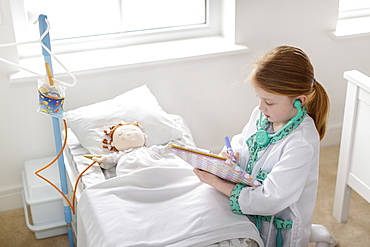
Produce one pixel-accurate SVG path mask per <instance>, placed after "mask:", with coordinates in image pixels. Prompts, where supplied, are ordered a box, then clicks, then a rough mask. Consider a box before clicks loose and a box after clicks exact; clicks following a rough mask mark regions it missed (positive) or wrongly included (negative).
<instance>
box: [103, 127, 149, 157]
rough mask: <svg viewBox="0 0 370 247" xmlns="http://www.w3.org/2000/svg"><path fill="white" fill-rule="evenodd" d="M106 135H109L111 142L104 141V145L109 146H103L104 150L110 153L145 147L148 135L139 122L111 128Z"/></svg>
mask: <svg viewBox="0 0 370 247" xmlns="http://www.w3.org/2000/svg"><path fill="white" fill-rule="evenodd" d="M104 133H105V134H106V135H108V137H109V139H110V140H108V139H104V140H103V143H104V144H107V145H103V148H107V149H109V150H110V151H124V150H127V149H130V148H138V147H143V146H145V139H146V134H145V133H144V132H143V131H142V130H141V128H140V127H139V124H138V123H137V122H135V123H124V124H117V125H115V126H112V127H110V128H109V130H108V131H104Z"/></svg>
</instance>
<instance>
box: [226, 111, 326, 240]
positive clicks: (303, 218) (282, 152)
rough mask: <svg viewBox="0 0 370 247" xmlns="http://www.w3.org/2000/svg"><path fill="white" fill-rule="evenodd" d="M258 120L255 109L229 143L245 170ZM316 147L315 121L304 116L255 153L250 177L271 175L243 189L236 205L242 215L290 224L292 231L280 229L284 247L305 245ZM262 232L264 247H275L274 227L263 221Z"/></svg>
mask: <svg viewBox="0 0 370 247" xmlns="http://www.w3.org/2000/svg"><path fill="white" fill-rule="evenodd" d="M258 117H259V111H258V109H257V108H256V109H255V110H254V111H253V113H252V115H251V118H250V120H249V122H248V123H247V125H246V126H245V127H244V129H243V132H242V133H241V134H239V135H236V136H234V137H233V139H232V142H231V145H232V147H233V149H234V151H237V152H240V154H241V159H240V165H241V167H242V168H244V169H245V168H246V165H247V162H248V159H249V153H248V146H247V144H246V142H245V141H246V140H247V139H248V138H249V137H250V136H251V135H252V134H254V133H255V132H256V120H257V119H258ZM319 147H320V138H319V135H318V133H317V130H316V128H315V124H314V121H313V119H312V118H311V117H310V116H308V115H307V116H306V118H305V119H304V120H303V122H302V123H301V124H300V125H299V126H298V127H297V128H296V129H295V130H294V131H293V132H291V133H290V134H289V135H288V136H286V137H285V138H283V139H282V140H280V141H278V142H277V143H275V144H271V145H270V146H269V147H267V148H266V149H265V150H263V151H261V152H260V153H259V154H258V157H259V160H258V161H257V162H256V163H255V164H254V168H253V171H252V175H253V176H256V175H257V173H258V171H259V169H260V168H261V169H262V170H263V171H265V172H270V174H269V175H268V176H267V178H266V179H265V180H264V182H263V185H262V186H260V187H257V188H253V187H245V188H244V189H243V190H242V191H241V192H240V197H239V205H240V209H241V211H242V212H243V213H244V214H248V215H273V216H275V217H278V218H281V219H284V220H292V221H293V227H292V229H282V234H283V241H284V242H283V243H284V247H287V246H289V247H293V246H300V247H301V246H302V247H303V246H304V247H307V246H308V243H309V237H310V231H311V220H312V215H313V211H314V207H315V202H316V192H317V184H318V165H319V151H320V150H319ZM261 229H262V230H261V236H262V238H263V240H264V242H265V245H266V246H275V239H276V229H275V227H274V226H273V225H272V226H270V223H269V222H266V221H264V222H262V228H261ZM267 241H268V242H267Z"/></svg>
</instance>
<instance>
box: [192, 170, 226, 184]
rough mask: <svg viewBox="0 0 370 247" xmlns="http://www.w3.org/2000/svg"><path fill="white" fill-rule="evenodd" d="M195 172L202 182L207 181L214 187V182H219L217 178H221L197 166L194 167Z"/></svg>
mask: <svg viewBox="0 0 370 247" xmlns="http://www.w3.org/2000/svg"><path fill="white" fill-rule="evenodd" d="M193 172H194V173H195V174H196V175H197V176H198V178H199V180H200V181H201V182H203V183H206V184H208V185H210V186H212V187H213V185H212V184H215V183H217V180H221V179H220V178H219V177H217V176H216V175H213V174H212V173H209V172H206V171H202V170H199V169H197V168H194V169H193Z"/></svg>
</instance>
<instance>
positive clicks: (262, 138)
mask: <svg viewBox="0 0 370 247" xmlns="http://www.w3.org/2000/svg"><path fill="white" fill-rule="evenodd" d="M301 104H302V103H301V101H300V100H296V101H294V103H293V106H294V107H295V108H297V110H298V112H297V114H296V115H295V116H294V117H293V118H292V119H290V120H289V121H288V122H287V123H286V124H285V125H284V127H283V128H281V129H280V130H278V131H277V132H276V133H274V134H270V133H269V132H268V131H267V130H265V129H264V128H263V127H262V111H260V119H259V127H258V131H257V133H256V137H255V138H256V142H257V144H258V145H260V146H266V145H268V144H269V143H270V142H271V139H272V138H273V137H275V136H278V135H279V134H280V133H281V132H282V131H284V130H285V128H286V127H287V126H290V125H291V124H292V123H293V122H295V121H296V120H297V119H299V118H300V117H301V116H302V107H301Z"/></svg>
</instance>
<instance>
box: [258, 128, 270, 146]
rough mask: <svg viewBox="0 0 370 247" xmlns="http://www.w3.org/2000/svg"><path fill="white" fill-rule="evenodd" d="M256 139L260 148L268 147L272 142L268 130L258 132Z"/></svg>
mask: <svg viewBox="0 0 370 247" xmlns="http://www.w3.org/2000/svg"><path fill="white" fill-rule="evenodd" d="M255 138H256V143H257V144H258V145H260V146H266V145H267V144H269V143H270V141H271V137H270V134H269V132H267V131H266V130H259V131H257V133H256V136H255Z"/></svg>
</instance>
